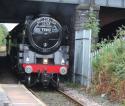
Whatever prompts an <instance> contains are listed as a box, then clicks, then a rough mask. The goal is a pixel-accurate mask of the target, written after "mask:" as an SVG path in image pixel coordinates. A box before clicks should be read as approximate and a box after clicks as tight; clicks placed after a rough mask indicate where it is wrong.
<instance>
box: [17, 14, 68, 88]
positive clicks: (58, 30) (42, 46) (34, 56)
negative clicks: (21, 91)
mask: <svg viewBox="0 0 125 106" xmlns="http://www.w3.org/2000/svg"><path fill="white" fill-rule="evenodd" d="M24 30H25V32H24V33H23V36H22V38H21V41H20V43H19V44H18V52H17V54H18V58H17V61H18V69H20V73H22V75H23V77H24V80H23V81H25V83H26V84H27V85H28V86H33V85H35V84H36V83H42V84H43V85H44V86H48V85H49V84H52V85H54V86H55V87H58V86H59V76H60V75H66V74H67V71H68V64H69V62H68V52H69V46H68V45H63V44H62V40H63V38H64V35H63V28H62V26H61V25H60V23H59V22H58V21H57V20H56V19H54V18H52V17H51V16H49V15H45V14H43V15H40V16H39V17H37V18H36V17H35V18H34V17H29V16H28V17H26V21H25V29H24Z"/></svg>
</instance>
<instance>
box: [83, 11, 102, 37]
mask: <svg viewBox="0 0 125 106" xmlns="http://www.w3.org/2000/svg"><path fill="white" fill-rule="evenodd" d="M83 28H84V29H91V30H92V37H98V33H99V30H100V28H99V20H98V18H97V15H96V12H94V11H92V10H90V11H88V12H87V13H86V21H85V23H84V25H83Z"/></svg>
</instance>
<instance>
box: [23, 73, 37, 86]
mask: <svg viewBox="0 0 125 106" xmlns="http://www.w3.org/2000/svg"><path fill="white" fill-rule="evenodd" d="M25 84H26V86H27V87H32V86H33V85H35V84H34V79H33V77H32V76H31V75H25Z"/></svg>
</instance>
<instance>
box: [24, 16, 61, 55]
mask: <svg viewBox="0 0 125 106" xmlns="http://www.w3.org/2000/svg"><path fill="white" fill-rule="evenodd" d="M28 21H29V20H28ZM26 24H28V25H26V31H27V32H26V33H27V34H28V38H29V41H30V44H31V45H32V47H33V48H34V49H35V50H37V51H38V52H40V53H42V54H45V55H46V54H50V53H53V52H55V51H56V50H58V48H59V47H60V45H61V41H62V27H61V25H60V23H59V22H58V21H57V20H55V19H54V18H51V17H50V16H46V15H42V16H40V17H39V18H36V19H34V20H30V22H28V23H26Z"/></svg>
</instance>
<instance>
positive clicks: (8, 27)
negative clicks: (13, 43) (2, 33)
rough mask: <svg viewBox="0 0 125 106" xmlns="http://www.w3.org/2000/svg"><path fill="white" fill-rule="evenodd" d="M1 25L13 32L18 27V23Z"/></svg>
mask: <svg viewBox="0 0 125 106" xmlns="http://www.w3.org/2000/svg"><path fill="white" fill-rule="evenodd" d="M1 24H3V25H5V26H6V28H7V29H8V31H11V30H12V29H13V28H14V27H15V26H16V25H18V23H1Z"/></svg>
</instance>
